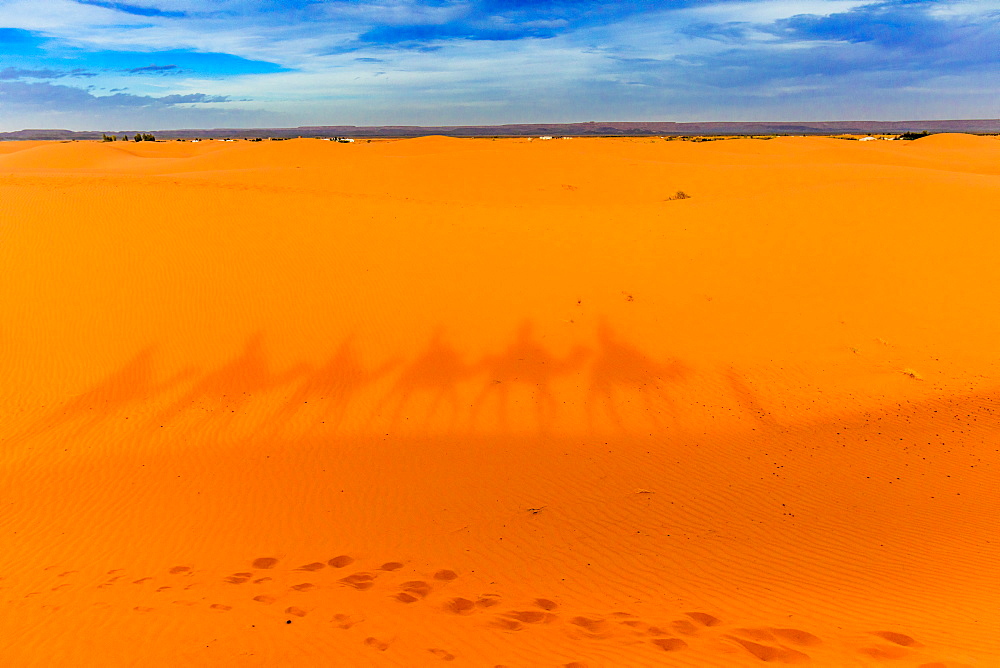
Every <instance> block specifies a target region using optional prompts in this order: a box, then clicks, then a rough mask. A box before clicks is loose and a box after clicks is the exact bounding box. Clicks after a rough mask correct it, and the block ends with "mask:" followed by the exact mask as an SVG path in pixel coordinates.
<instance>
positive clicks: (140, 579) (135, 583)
mask: <svg viewBox="0 0 1000 668" xmlns="http://www.w3.org/2000/svg"><path fill="white" fill-rule="evenodd" d="M152 579H153V578H139V579H138V580H133V581H132V584H134V585H141V584H143V583H144V582H148V581H149V580H152Z"/></svg>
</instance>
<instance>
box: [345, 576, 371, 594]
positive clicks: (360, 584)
mask: <svg viewBox="0 0 1000 668" xmlns="http://www.w3.org/2000/svg"><path fill="white" fill-rule="evenodd" d="M340 583H341V584H344V585H347V586H348V587H353V588H355V589H357V590H358V591H365V590H367V589H371V588H372V587H374V586H375V575H374V574H373V573H353V574H351V575H348V576H347V577H346V578H340Z"/></svg>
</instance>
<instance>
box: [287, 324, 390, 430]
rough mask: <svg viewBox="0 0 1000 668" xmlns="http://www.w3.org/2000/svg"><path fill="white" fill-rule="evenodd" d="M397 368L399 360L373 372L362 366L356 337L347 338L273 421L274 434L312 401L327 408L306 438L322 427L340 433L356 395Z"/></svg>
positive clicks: (299, 386)
mask: <svg viewBox="0 0 1000 668" xmlns="http://www.w3.org/2000/svg"><path fill="white" fill-rule="evenodd" d="M397 366H399V360H398V359H392V360H389V361H388V362H385V363H383V364H382V365H380V366H378V367H376V368H375V369H373V370H369V369H368V368H367V367H366V366H365V365H364V364H363V363H362V362H361V356H360V355H359V354H358V351H357V348H356V347H355V345H354V337H353V336H349V337H347V338H345V339H344V340H343V341H342V342H341V344H340V345H339V346H338V347H337V350H336V351H334V353H333V355H331V356H330V358H329V359H327V361H326V362H325V363H324V364H323V365H322V366H321V367H319V368H318V369H316V370H315V371H314V372H313V373H311V374H309V375H308V376H306V378H305V380H303V381H302V382H301V383H300V384H299V385H298V387H297V388H296V389H295V392H293V393H292V396H291V397H290V398H289V399H288V401H287V402H285V403H284V404H283V405H282V406H281V407H280V408H279V409H278V410H277V412H275V414H274V415H273V416H272V417H271V419H270V420H269V422H270V423H271V424H272V425H273V430H272V431H273V432H277V431H279V430H281V429H282V428H284V427H285V426H286V425H287V424H288V423H289V422H290V421H291V420H293V419H294V418H295V416H296V415H298V414H299V412H300V411H301V410H302V409H303V407H304V406H305V404H306V403H308V402H310V401H312V402H322V403H323V404H324V408H323V410H322V412H321V413H320V418H321V420H320V422H317V423H313V424H312V425H310V426H309V427H308V428H307V429H306V431H305V434H308V433H310V432H312V431H313V430H314V429H317V428H318V426H319V424H326V425H327V427H328V428H329V429H337V428H338V427H339V426H340V424H341V423H342V422H343V421H344V417H345V416H346V415H347V409H348V407H349V405H350V403H351V401H352V400H353V399H354V397H355V395H356V394H357V393H358V392H360V391H361V390H363V389H364V388H365V387H367V386H368V385H370V384H372V383H374V382H376V381H377V380H379V379H380V378H382V377H383V376H385V375H386V374H387V373H388V372H389V371H391V370H392V369H394V368H395V367H397ZM303 435H304V434H303Z"/></svg>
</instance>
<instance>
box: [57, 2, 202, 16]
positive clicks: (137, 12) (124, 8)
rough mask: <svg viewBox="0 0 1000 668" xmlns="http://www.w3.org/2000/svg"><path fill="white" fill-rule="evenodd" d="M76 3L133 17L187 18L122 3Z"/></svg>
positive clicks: (165, 11)
mask: <svg viewBox="0 0 1000 668" xmlns="http://www.w3.org/2000/svg"><path fill="white" fill-rule="evenodd" d="M76 2H78V3H79V4H81V5H93V6H94V7H103V8H105V9H113V10H115V11H117V12H124V13H125V14H132V15H134V16H162V17H167V18H183V17H184V16H187V14H186V13H185V12H178V11H169V10H164V9H158V8H156V7H151V6H143V5H130V4H128V3H124V2H107V1H106V0H76Z"/></svg>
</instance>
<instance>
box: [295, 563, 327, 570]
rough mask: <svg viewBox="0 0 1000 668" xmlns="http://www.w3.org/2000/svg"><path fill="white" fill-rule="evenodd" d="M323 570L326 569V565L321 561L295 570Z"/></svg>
mask: <svg viewBox="0 0 1000 668" xmlns="http://www.w3.org/2000/svg"><path fill="white" fill-rule="evenodd" d="M321 568H326V564H324V563H323V562H321V561H314V562H312V563H311V564H306V565H304V566H299V567H298V568H296V569H295V570H297V571H318V570H319V569H321Z"/></svg>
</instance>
